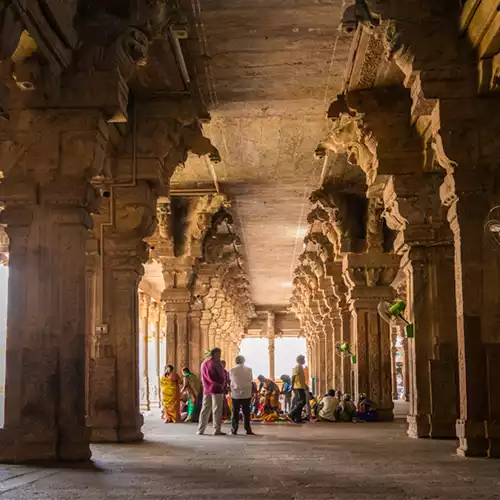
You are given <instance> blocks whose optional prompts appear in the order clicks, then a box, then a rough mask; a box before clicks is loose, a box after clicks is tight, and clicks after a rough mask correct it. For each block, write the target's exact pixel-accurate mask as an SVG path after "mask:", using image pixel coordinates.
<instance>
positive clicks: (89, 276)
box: [85, 234, 100, 416]
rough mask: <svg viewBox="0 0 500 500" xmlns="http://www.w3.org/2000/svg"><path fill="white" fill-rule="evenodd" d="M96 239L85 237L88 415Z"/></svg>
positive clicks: (94, 321)
mask: <svg viewBox="0 0 500 500" xmlns="http://www.w3.org/2000/svg"><path fill="white" fill-rule="evenodd" d="M99 269H100V266H99V251H98V241H97V240H96V239H95V238H93V237H92V236H91V235H90V234H89V237H88V238H87V262H86V294H85V414H86V415H87V416H88V415H90V372H91V366H92V364H93V362H94V359H95V338H96V337H95V333H96V332H95V329H96V326H97V317H99V316H100V312H99V311H98V304H99V301H98V291H99V290H98V279H97V278H98V271H99Z"/></svg>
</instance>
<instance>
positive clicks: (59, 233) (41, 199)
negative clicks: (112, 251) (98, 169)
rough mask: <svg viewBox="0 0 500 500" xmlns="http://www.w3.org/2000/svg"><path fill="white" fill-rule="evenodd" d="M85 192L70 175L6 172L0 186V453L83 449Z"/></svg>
mask: <svg viewBox="0 0 500 500" xmlns="http://www.w3.org/2000/svg"><path fill="white" fill-rule="evenodd" d="M92 193H93V190H92V189H91V187H90V186H89V185H88V184H87V183H86V182H85V180H84V179H83V178H80V177H77V176H75V177H68V178H66V179H64V178H61V179H54V180H53V181H51V182H50V183H49V184H46V185H40V184H38V185H37V184H36V183H34V182H30V181H29V180H28V179H24V180H23V182H22V183H14V182H12V181H11V180H10V179H9V178H8V177H7V178H6V179H5V180H4V181H3V183H2V185H1V186H0V200H2V201H3V202H4V203H5V205H6V208H5V210H4V211H3V212H2V214H1V219H0V222H1V223H3V224H6V231H7V234H8V236H9V287H8V294H9V300H8V310H7V325H8V327H7V351H6V383H5V423H4V428H3V430H2V431H1V433H0V460H3V461H26V460H43V459H49V460H84V459H88V458H90V449H89V435H88V431H87V429H86V427H85V294H86V293H85V292H86V258H85V250H86V242H87V235H88V232H87V230H88V228H89V227H90V225H91V220H90V216H89V214H88V209H89V206H90V205H89V204H90V203H91V201H92V200H91V198H89V197H90V196H92ZM11 200H14V201H15V203H13V204H11V203H10V201H11ZM20 200H22V201H20Z"/></svg>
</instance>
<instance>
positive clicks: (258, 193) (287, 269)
mask: <svg viewBox="0 0 500 500" xmlns="http://www.w3.org/2000/svg"><path fill="white" fill-rule="evenodd" d="M198 3H199V7H200V9H199V11H197V15H198V20H197V21H198V35H199V37H200V39H201V40H202V42H203V46H204V49H203V50H204V54H202V55H201V56H200V57H199V60H197V62H196V68H197V70H196V71H197V75H198V80H199V81H198V84H199V85H200V86H201V88H202V90H203V95H204V99H205V104H206V105H207V107H208V109H209V111H210V114H211V116H212V120H211V122H210V124H209V125H207V126H206V129H205V131H206V134H207V135H208V136H209V137H210V138H211V140H212V142H213V143H214V144H215V145H216V146H217V148H218V149H219V151H220V153H221V156H222V162H221V163H220V164H217V165H215V173H216V177H217V181H218V182H219V185H220V190H221V191H222V192H224V193H226V194H228V195H229V196H230V197H231V199H232V200H233V204H232V210H233V215H234V219H235V223H236V224H237V226H239V228H238V229H239V231H240V234H241V236H242V238H243V243H244V247H245V252H246V258H247V264H248V273H249V277H250V281H251V289H252V296H253V299H254V302H255V303H256V304H257V305H273V306H278V305H286V304H288V302H289V299H290V296H291V290H292V287H291V281H292V271H293V269H294V268H295V265H296V259H297V257H298V256H299V254H300V253H301V250H302V239H303V236H304V234H305V231H306V216H307V212H308V207H309V204H308V196H309V194H310V192H311V191H312V190H313V189H314V188H316V187H317V186H318V183H319V180H320V176H321V172H322V167H323V164H322V162H318V161H317V160H315V159H314V158H313V152H314V150H315V148H316V146H317V144H318V142H319V141H320V140H321V139H322V138H323V136H324V135H325V133H326V130H327V127H328V122H327V120H326V114H325V113H326V110H327V108H328V105H329V104H330V102H331V101H332V100H334V98H335V96H336V95H337V93H338V92H339V91H340V89H341V87H342V84H343V76H344V71H345V68H346V63H347V58H348V54H349V47H350V39H349V38H348V37H345V36H344V35H343V34H341V33H340V31H339V30H338V26H339V22H340V18H341V11H342V8H343V2H342V1H341V0H292V1H290V0H288V1H285V0H199V2H198ZM344 7H345V6H344ZM329 162H330V163H331V164H333V168H334V169H337V170H339V169H341V168H344V164H343V163H342V162H341V161H339V159H335V158H331V159H329ZM172 185H173V188H174V189H179V188H183V189H185V188H207V187H209V188H210V187H212V188H213V186H214V184H213V176H212V175H211V173H210V171H209V168H208V165H207V164H206V162H205V161H204V160H203V161H202V160H198V159H195V158H192V159H191V160H190V161H189V162H188V164H187V165H186V167H185V168H184V169H183V170H180V171H178V172H177V173H176V174H175V176H174V178H173V179H172Z"/></svg>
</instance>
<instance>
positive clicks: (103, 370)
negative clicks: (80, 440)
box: [90, 182, 156, 442]
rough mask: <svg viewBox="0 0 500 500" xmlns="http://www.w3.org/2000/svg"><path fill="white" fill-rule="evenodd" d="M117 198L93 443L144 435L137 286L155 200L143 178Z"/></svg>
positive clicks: (95, 377)
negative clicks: (140, 402)
mask: <svg viewBox="0 0 500 500" xmlns="http://www.w3.org/2000/svg"><path fill="white" fill-rule="evenodd" d="M114 197H115V199H114V206H115V209H116V214H115V221H114V226H105V227H104V231H103V234H104V245H103V247H104V254H103V262H102V263H103V266H104V268H103V269H102V273H103V289H102V300H103V311H102V325H101V332H100V333H99V335H98V338H97V341H96V344H97V345H96V351H97V352H96V359H95V363H94V365H93V369H92V374H91V384H92V401H91V418H90V421H91V427H92V439H93V440H94V441H120V442H129V441H138V440H141V439H142V437H143V435H142V432H141V427H142V423H143V419H142V415H141V413H140V409H139V386H140V382H139V381H140V376H139V325H138V321H139V304H138V286H139V282H140V280H141V278H142V275H143V273H144V268H143V263H144V262H146V261H147V259H148V247H147V244H146V243H145V242H144V241H143V239H144V238H146V237H148V236H150V235H151V233H152V232H153V230H154V225H155V220H156V219H155V204H156V200H155V197H154V196H153V193H152V191H151V189H150V188H149V186H148V185H147V184H146V183H143V182H138V183H137V185H136V186H135V187H130V188H116V189H115V192H114ZM130 212H134V213H135V214H136V216H135V217H134V218H131V217H130V216H129V214H130Z"/></svg>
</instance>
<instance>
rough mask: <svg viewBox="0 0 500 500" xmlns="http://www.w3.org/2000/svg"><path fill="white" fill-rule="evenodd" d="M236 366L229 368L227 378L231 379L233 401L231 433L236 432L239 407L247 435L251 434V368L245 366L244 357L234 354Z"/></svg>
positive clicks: (234, 433)
mask: <svg viewBox="0 0 500 500" xmlns="http://www.w3.org/2000/svg"><path fill="white" fill-rule="evenodd" d="M235 361H236V366H235V367H234V368H231V371H230V372H229V378H230V379H231V400H232V402H233V415H232V417H231V419H232V429H231V434H232V435H233V436H236V434H238V426H239V423H240V422H239V420H240V408H241V409H242V410H243V420H244V423H245V430H246V431H247V434H248V435H253V432H252V428H251V427H250V400H251V399H252V381H253V374H252V369H251V368H249V367H248V366H245V358H244V357H243V356H236V360H235Z"/></svg>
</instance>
